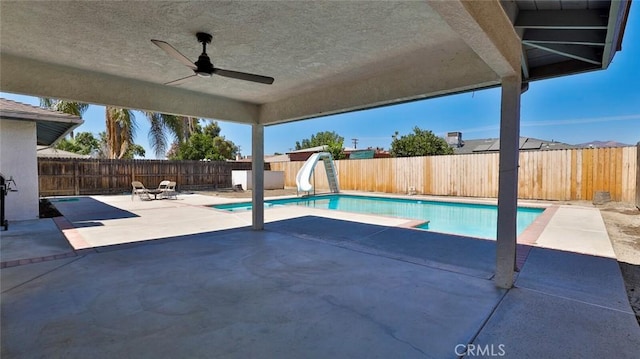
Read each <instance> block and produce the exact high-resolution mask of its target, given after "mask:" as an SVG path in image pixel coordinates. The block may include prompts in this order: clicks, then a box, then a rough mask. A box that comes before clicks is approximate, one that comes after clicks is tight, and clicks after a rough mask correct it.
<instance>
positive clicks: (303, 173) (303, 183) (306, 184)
mask: <svg viewBox="0 0 640 359" xmlns="http://www.w3.org/2000/svg"><path fill="white" fill-rule="evenodd" d="M320 160H322V162H324V169H325V171H326V172H327V181H328V182H329V189H331V192H333V193H338V192H340V188H339V186H338V176H337V174H336V168H335V166H334V164H333V159H332V158H331V154H330V153H329V152H320V153H314V154H313V155H311V157H309V159H308V160H307V162H305V163H304V165H302V168H300V171H298V174H297V175H296V185H297V186H298V191H301V192H310V191H311V190H312V189H313V185H312V184H311V176H312V175H313V171H314V169H315V167H316V164H317V163H318V161H320Z"/></svg>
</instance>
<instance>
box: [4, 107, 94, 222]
mask: <svg viewBox="0 0 640 359" xmlns="http://www.w3.org/2000/svg"><path fill="white" fill-rule="evenodd" d="M83 122H84V121H83V120H82V119H81V118H80V117H78V116H73V115H69V114H66V113H62V112H58V111H52V110H47V109H43V108H40V107H37V106H31V105H27V104H23V103H19V102H15V101H11V100H7V99H3V98H0V173H2V174H3V175H4V176H6V178H7V179H9V178H12V179H13V180H14V181H15V188H14V189H16V190H17V191H16V192H10V193H8V194H7V197H6V201H5V206H6V208H5V215H6V219H7V220H9V221H20V220H28V219H35V218H38V217H39V207H38V203H39V194H38V159H37V155H36V147H37V146H52V145H53V144H55V143H56V142H57V141H58V140H59V139H61V138H63V137H64V136H66V135H67V134H68V133H69V132H71V131H73V129H75V128H76V127H78V126H80V125H81V124H82V123H83Z"/></svg>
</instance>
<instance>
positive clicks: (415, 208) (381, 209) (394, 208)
mask: <svg viewBox="0 0 640 359" xmlns="http://www.w3.org/2000/svg"><path fill="white" fill-rule="evenodd" d="M281 205H287V206H305V207H314V208H323V209H333V210H339V211H344V212H355V213H365V214H376V215H382V216H391V217H401V218H409V219H416V220H424V221H429V223H426V224H424V225H421V226H418V227H417V228H421V229H424V230H429V231H434V232H443V233H452V234H459V235H463V236H470V237H478V238H489V239H495V238H496V228H497V222H498V208H497V207H496V206H493V205H484V204H467V203H451V202H435V201H421V200H414V199H401V198H383V197H364V196H351V195H329V196H316V197H307V198H290V199H279V200H270V201H265V207H274V206H281ZM213 207H214V208H217V209H223V210H227V211H247V210H250V209H251V203H233V204H223V205H215V206H213ZM543 211H544V209H541V208H526V207H519V208H518V213H517V218H518V219H517V222H518V224H517V225H518V227H517V231H518V234H520V233H522V231H524V230H525V228H527V227H528V226H529V225H530V224H531V222H533V220H535V219H536V217H538V216H539V215H540V214H541V213H542V212H543Z"/></svg>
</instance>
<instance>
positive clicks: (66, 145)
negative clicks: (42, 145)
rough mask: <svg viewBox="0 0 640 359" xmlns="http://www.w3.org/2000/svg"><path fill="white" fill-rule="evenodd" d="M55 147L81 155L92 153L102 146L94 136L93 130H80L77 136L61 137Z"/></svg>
mask: <svg viewBox="0 0 640 359" xmlns="http://www.w3.org/2000/svg"><path fill="white" fill-rule="evenodd" d="M55 148H57V149H59V150H63V151H69V152H74V153H79V154H81V155H90V154H92V153H94V152H95V151H97V150H98V149H99V148H100V142H99V141H98V139H96V138H95V137H93V134H92V133H91V132H80V133H78V134H77V135H76V136H75V137H72V138H68V139H67V138H63V139H61V140H60V141H59V142H58V143H57V144H56V145H55Z"/></svg>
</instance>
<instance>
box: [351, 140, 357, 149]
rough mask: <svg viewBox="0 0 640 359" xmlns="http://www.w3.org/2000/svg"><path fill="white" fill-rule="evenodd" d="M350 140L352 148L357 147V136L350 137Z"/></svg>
mask: <svg viewBox="0 0 640 359" xmlns="http://www.w3.org/2000/svg"><path fill="white" fill-rule="evenodd" d="M351 142H353V148H354V149H356V148H358V139H357V138H352V139H351Z"/></svg>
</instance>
